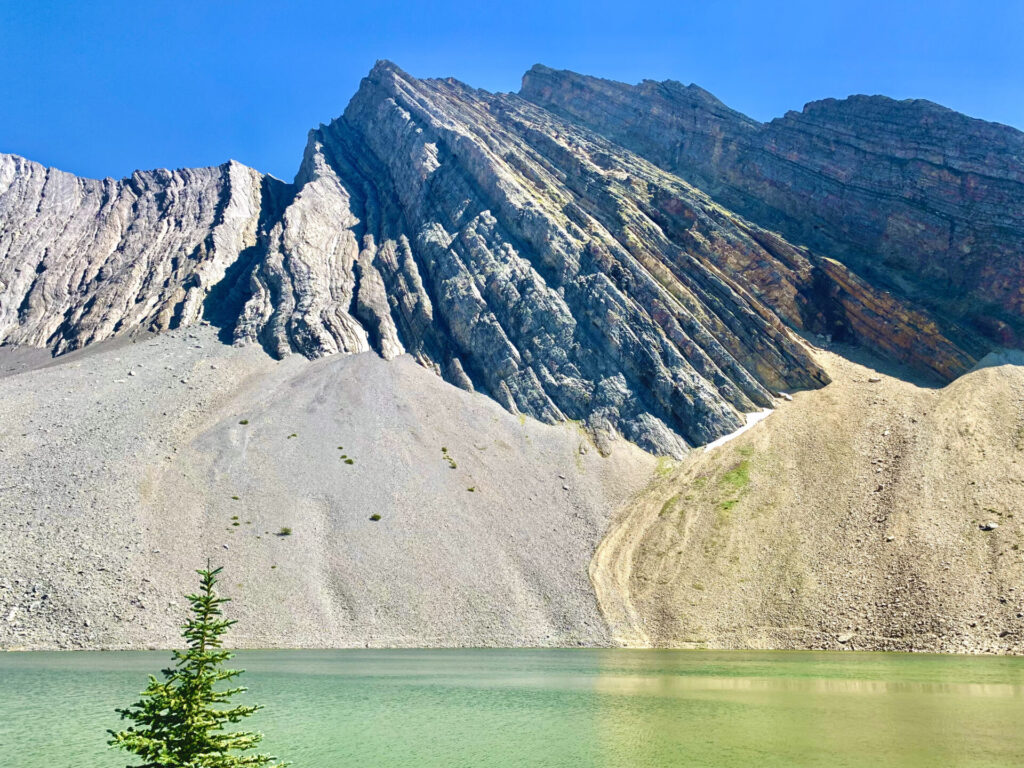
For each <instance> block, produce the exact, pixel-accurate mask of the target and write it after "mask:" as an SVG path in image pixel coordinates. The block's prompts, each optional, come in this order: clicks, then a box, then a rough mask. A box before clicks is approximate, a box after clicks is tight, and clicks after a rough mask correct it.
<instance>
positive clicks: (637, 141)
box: [521, 66, 1024, 344]
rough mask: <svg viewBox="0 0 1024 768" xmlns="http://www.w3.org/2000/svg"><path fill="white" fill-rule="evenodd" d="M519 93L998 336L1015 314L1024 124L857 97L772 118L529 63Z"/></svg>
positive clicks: (1021, 258)
mask: <svg viewBox="0 0 1024 768" xmlns="http://www.w3.org/2000/svg"><path fill="white" fill-rule="evenodd" d="M521 95H522V96H523V97H524V98H527V99H529V100H531V101H533V102H535V103H537V104H539V105H541V106H543V107H545V108H548V109H550V110H552V111H555V112H557V113H559V114H562V115H565V116H567V117H569V118H570V119H573V120H576V121H579V122H580V123H581V124H583V125H587V126H588V127H590V128H592V129H594V130H596V131H598V132H600V133H602V134H603V135H605V136H607V137H608V138H610V139H611V140H613V141H615V142H618V143H620V144H622V145H623V146H625V147H628V148H629V149H632V150H633V151H635V152H637V153H639V154H641V155H643V156H644V157H646V158H647V159H649V160H651V161H653V162H655V163H657V164H658V165H659V166H661V167H663V168H665V169H667V170H669V171H671V172H673V173H678V174H679V175H680V176H682V177H683V178H685V179H687V180H688V181H690V182H691V183H693V184H695V185H697V186H698V187H700V188H701V189H703V190H705V191H707V192H708V193H710V194H711V195H713V196H714V197H715V199H716V200H719V201H721V202H722V203H723V204H724V205H726V206H728V207H729V208H731V209H733V210H736V211H738V212H739V213H741V214H743V215H744V216H746V217H748V218H750V219H751V220H753V221H756V222H758V223H759V224H761V225H762V226H767V227H770V228H772V229H777V230H778V231H780V232H782V233H783V234H784V235H785V236H786V237H787V238H789V239H790V240H791V241H792V242H796V243H801V244H805V245H808V246H810V247H812V248H815V249H819V250H821V251H822V252H823V253H825V254H827V255H830V256H834V257H838V258H842V259H843V260H844V262H846V263H848V264H849V265H850V266H853V267H854V268H857V269H860V270H863V271H864V274H866V275H871V276H872V278H873V279H874V278H881V279H885V280H887V281H888V282H890V283H891V284H892V285H893V286H894V287H896V288H898V289H900V290H901V291H904V292H906V293H907V294H908V295H910V296H912V297H914V298H916V299H919V300H922V301H925V302H927V303H928V304H929V305H931V306H932V307H934V308H936V309H937V310H939V311H940V313H942V314H945V315H948V317H949V318H951V319H952V320H953V321H955V322H969V323H972V324H973V325H974V327H976V328H978V329H980V330H981V331H983V332H985V333H986V334H988V335H989V336H991V337H992V338H994V339H995V340H996V341H997V342H1000V343H1004V344H1005V343H1013V341H1014V328H1016V329H1017V330H1018V332H1019V329H1020V328H1021V327H1024V322H1022V321H1024V215H1022V214H1024V133H1021V132H1020V131H1017V130H1015V129H1013V128H1010V127H1008V126H1004V125H999V124H996V123H988V122H985V121H982V120H976V119H972V118H969V117H967V116H965V115H962V114H959V113H957V112H954V111H952V110H949V109H946V108H944V107H940V106H939V105H937V104H933V103H931V102H928V101H921V100H908V101H895V100H893V99H889V98H886V97H882V96H853V97H850V98H848V99H844V100H841V101H840V100H836V99H826V100H823V101H818V102H812V103H810V104H808V105H807V106H806V107H804V110H803V111H802V112H789V113H787V114H786V115H785V116H784V117H782V118H779V119H776V120H773V121H771V122H769V123H766V124H761V123H757V122H756V121H754V120H751V119H750V118H748V117H746V116H745V115H742V114H740V113H738V112H735V111H733V110H731V109H729V108H728V107H726V106H725V105H724V104H722V103H721V102H720V101H718V100H717V99H716V98H715V97H714V96H712V95H711V94H709V93H707V92H706V91H704V90H703V89H701V88H699V87H697V86H695V85H690V86H684V85H682V84H681V83H678V82H674V81H665V82H662V83H658V82H654V81H649V80H648V81H644V82H642V83H640V84H639V85H636V86H630V85H626V84H623V83H616V82H612V81H608V80H600V79H597V78H592V77H586V76H583V75H577V74H575V73H572V72H564V71H555V70H552V69H549V68H547V67H542V66H537V67H534V68H533V69H532V70H530V71H529V72H528V73H527V74H526V76H525V77H524V79H523V89H522V91H521Z"/></svg>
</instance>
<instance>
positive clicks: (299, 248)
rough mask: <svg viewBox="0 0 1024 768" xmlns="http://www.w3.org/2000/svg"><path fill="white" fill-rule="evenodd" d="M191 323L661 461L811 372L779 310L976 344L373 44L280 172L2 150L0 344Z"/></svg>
mask: <svg viewBox="0 0 1024 768" xmlns="http://www.w3.org/2000/svg"><path fill="white" fill-rule="evenodd" d="M697 96H699V98H700V99H702V100H703V101H705V102H707V103H708V104H711V105H712V106H714V108H715V109H719V110H720V111H722V113H723V120H734V118H733V115H734V113H730V112H729V111H728V110H726V109H725V108H724V107H721V105H717V102H714V100H713V98H712V97H710V96H709V95H707V94H705V93H704V92H699V93H698V94H697ZM715 105H717V106H715ZM747 122H748V123H749V121H747ZM741 123H742V121H741ZM755 127H756V125H754V124H751V126H750V129H751V130H754V128H755ZM204 318H205V319H206V320H209V321H211V322H213V323H214V324H215V325H217V326H219V327H220V328H221V330H222V336H223V337H224V338H227V339H230V340H232V341H234V342H235V343H239V344H245V343H258V344H260V345H262V346H263V348H264V349H266V350H267V351H268V352H269V353H270V354H271V355H274V356H276V357H282V356H284V355H287V354H289V353H293V352H298V353H301V354H303V355H305V356H307V357H309V358H316V357H321V356H325V355H331V354H339V353H342V354H351V353H356V352H363V351H367V350H374V351H376V352H377V353H378V354H380V355H381V356H383V357H385V358H389V359H390V358H393V357H395V356H397V355H400V354H403V353H406V352H407V353H409V354H411V355H413V357H414V358H415V359H416V360H417V361H418V362H419V363H420V364H421V365H424V366H425V367H427V368H429V369H432V370H434V371H435V372H436V373H438V374H439V375H441V376H442V377H443V378H444V379H445V380H447V381H448V382H450V383H452V384H454V385H456V386H458V387H461V388H463V389H467V390H479V391H482V392H485V393H486V394H488V395H489V396H491V397H493V398H494V399H495V400H497V401H498V402H499V403H500V404H501V405H502V406H504V407H505V408H506V409H508V410H509V411H512V412H513V413H521V414H525V415H528V416H532V417H534V418H536V419H539V420H541V421H543V422H547V423H554V422H557V421H561V420H565V419H573V420H579V421H581V422H583V423H584V424H585V425H586V427H587V428H588V429H589V430H590V431H591V433H592V434H593V435H594V436H595V438H596V440H597V443H598V446H599V447H601V448H604V447H605V446H607V444H608V441H610V440H612V439H614V438H615V436H616V435H622V436H624V437H626V438H627V439H629V440H631V441H633V442H635V443H637V444H638V445H640V446H641V447H644V448H646V449H648V450H650V451H654V452H657V453H662V454H669V455H675V456H679V455H681V454H682V453H683V452H685V450H686V449H687V447H688V446H691V445H698V444H703V443H707V442H709V441H711V440H714V439H715V438H717V437H720V436H722V435H724V434H727V433H729V432H731V431H733V430H735V429H736V428H738V427H739V426H740V425H741V424H742V419H741V416H740V414H741V413H742V412H744V411H751V410H753V409H755V408H758V407H763V406H766V405H768V404H770V403H771V400H772V397H773V396H774V395H776V394H777V393H778V392H779V391H780V390H783V389H800V388H811V387H817V386H821V385H823V384H825V383H827V381H828V378H827V376H826V375H825V373H824V372H823V371H822V370H821V369H820V368H819V367H818V366H817V364H815V363H814V362H813V360H812V359H811V358H810V357H809V355H808V354H807V353H806V352H805V349H804V347H803V345H802V344H801V343H800V342H799V340H798V339H797V338H796V337H795V336H794V335H793V333H792V331H791V330H790V328H796V329H799V330H805V331H813V332H832V331H833V330H834V329H835V328H837V327H839V326H844V327H848V328H850V329H851V333H852V332H856V333H857V334H859V336H860V337H861V338H863V339H866V340H867V341H868V342H869V343H870V344H872V345H873V346H874V347H875V348H876V349H878V350H880V351H882V352H885V353H888V354H890V355H892V356H896V357H900V356H903V357H904V358H906V357H908V355H909V356H910V359H911V360H912V361H916V362H918V363H919V367H921V368H923V369H927V370H929V371H930V372H932V373H934V374H936V375H938V376H940V377H943V378H950V377H952V376H955V375H956V374H957V373H958V372H960V371H962V370H965V369H966V368H968V367H970V365H972V364H973V362H974V356H973V354H972V352H973V350H969V349H968V350H965V349H964V348H963V347H962V346H959V345H958V344H957V343H955V342H954V341H951V340H950V338H948V337H947V336H946V335H943V334H942V333H941V332H940V331H939V330H938V329H937V328H936V327H934V326H933V324H931V322H930V320H929V318H928V317H927V316H926V315H924V314H922V313H920V312H919V311H918V310H915V309H913V308H911V307H909V306H907V305H906V304H904V303H901V302H900V301H899V300H897V299H895V298H893V297H892V296H889V295H888V294H885V293H884V292H881V291H879V290H877V289H875V288H874V287H872V286H871V285H870V284H869V283H867V282H865V281H864V280H862V279H860V278H858V277H857V276H856V275H854V274H852V273H850V272H849V270H848V269H847V268H846V267H844V266H843V265H842V264H839V263H838V262H834V261H830V260H828V259H823V258H821V257H819V256H817V255H815V254H813V253H811V252H810V251H807V250H806V249H801V248H796V247H794V246H792V245H790V244H789V243H788V242H787V241H785V240H784V239H783V238H782V237H780V236H778V235H776V234H774V233H772V232H770V231H768V230H765V229H762V228H761V227H759V226H757V225H755V224H752V223H750V222H749V221H747V220H745V219H743V218H741V217H739V216H737V215H735V214H733V213H731V212H730V211H728V210H726V209H724V208H722V207H721V206H720V205H718V204H716V203H715V202H713V201H712V200H711V199H710V198H709V197H708V196H707V195H706V194H705V193H703V192H701V191H699V190H698V189H696V188H695V187H693V186H691V185H690V184H688V183H686V182H685V181H683V180H682V179H680V178H679V177H676V176H673V175H671V174H670V173H668V172H666V171H665V170H663V169H661V168H659V167H657V166H656V165H654V164H652V163H651V162H648V161H647V160H644V159H642V158H641V157H639V156H637V155H635V154H633V153H632V152H630V151H628V150H626V149H623V148H622V147H621V146H620V145H618V144H615V143H612V142H611V141H609V140H608V139H607V138H603V137H602V136H600V135H598V134H596V133H594V132H592V131H590V130H588V129H586V128H582V127H580V126H579V125H578V124H577V123H574V122H572V121H570V120H567V119H565V118H564V117H559V116H557V115H555V114H554V113H553V112H552V111H549V110H547V109H544V108H542V107H540V106H538V105H537V104H534V103H531V101H528V100H526V99H523V98H520V97H519V96H516V95H511V94H491V93H487V92H483V91H478V90H474V89H472V88H470V87H468V86H465V85H463V84H461V83H458V82H455V81H452V80H417V79H415V78H412V77H410V76H409V75H407V74H405V73H404V72H402V71H401V70H400V69H398V68H397V67H395V66H394V65H392V64H390V63H388V62H380V63H378V65H377V66H376V67H375V68H374V69H373V71H372V72H371V73H370V74H369V76H368V77H367V78H365V79H364V80H363V82H362V84H361V86H360V89H359V91H358V93H357V94H356V95H355V97H354V98H353V99H352V101H351V103H350V104H349V106H348V108H347V109H346V111H345V113H344V115H342V116H341V117H339V118H338V119H336V120H334V121H333V122H331V123H330V124H327V125H321V126H320V127H319V128H317V129H316V130H314V131H311V132H310V136H309V141H308V144H307V147H306V151H305V153H304V157H303V160H302V163H301V166H300V169H299V172H298V174H297V176H296V179H295V181H294V183H293V184H285V183H283V182H280V181H278V180H276V179H273V178H271V177H267V176H263V175H261V174H259V173H257V172H256V171H253V170H251V169H249V168H245V167H243V166H241V165H238V164H237V163H233V162H232V163H228V164H226V165H224V166H221V167H219V168H211V169H199V170H183V171H174V172H168V171H156V172H152V173H136V174H135V175H134V176H133V177H132V178H131V179H126V180H123V181H120V182H116V181H113V180H109V179H108V180H104V181H92V180H86V179H78V178H76V177H74V176H71V175H69V174H65V173H61V172H58V171H54V170H47V169H44V168H43V167H41V166H39V165H36V164H34V163H30V162H28V161H26V160H23V159H21V158H17V157H14V156H9V155H5V156H0V343H6V344H20V345H32V346H45V347H49V348H51V349H52V350H53V351H55V352H56V353H61V352H64V351H67V350H70V349H74V348H77V347H80V346H83V345H85V344H88V343H91V342H95V341H99V340H102V339H105V338H108V337H110V336H113V335H120V334H129V333H132V332H133V331H138V330H164V329H168V328H174V327H176V326H186V325H189V324H192V323H196V322H198V321H200V320H201V319H204ZM910 350H913V354H911V353H910Z"/></svg>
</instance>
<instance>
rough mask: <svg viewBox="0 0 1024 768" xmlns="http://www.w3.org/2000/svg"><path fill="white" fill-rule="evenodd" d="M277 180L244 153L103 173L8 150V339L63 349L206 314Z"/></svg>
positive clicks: (4, 266) (0, 277) (1, 159)
mask: <svg viewBox="0 0 1024 768" xmlns="http://www.w3.org/2000/svg"><path fill="white" fill-rule="evenodd" d="M272 184H273V182H272V180H269V179H267V178H266V177H264V176H262V175H261V174H259V173H257V172H256V171H253V170H252V169H250V168H246V167H244V166H242V165H239V164H238V163H235V162H229V163H226V164H224V165H222V166H220V167H218V168H199V169H191V170H181V171H152V172H147V173H144V172H136V173H135V174H133V175H132V177H131V178H129V179H124V180H122V181H114V180H113V179H104V180H102V181H95V180H93V179H80V178H77V177H75V176H73V175H71V174H69V173H64V172H62V171H58V170H55V169H48V168H44V167H43V166H41V165H39V164H38V163H32V162H29V161H27V160H24V159H23V158H20V157H16V156H14V155H2V154H0V342H2V343H4V344H20V345H27V346H38V347H51V348H52V349H53V350H54V351H55V352H56V353H58V354H59V353H61V352H66V351H69V350H72V349H76V348H78V347H82V346H84V345H86V344H89V343H92V342H96V341H102V340H103V339H106V338H109V337H110V336H113V335H114V334H116V333H119V332H121V331H126V330H131V329H135V328H148V329H153V330H166V329H168V328H174V327H176V326H179V325H188V324H190V323H193V322H195V321H196V320H197V319H198V318H199V317H200V316H201V315H202V311H203V300H204V299H205V297H206V295H207V293H208V292H209V291H210V289H211V288H212V287H213V286H215V285H218V284H220V283H222V281H223V280H224V277H225V273H226V271H227V270H228V269H229V267H230V266H231V265H232V264H234V263H235V262H236V261H237V260H238V258H239V255H240V254H242V253H244V252H245V251H246V249H248V248H250V247H252V246H254V245H255V243H256V236H257V224H258V221H259V217H260V212H261V197H262V194H263V191H264V187H265V186H268V185H272Z"/></svg>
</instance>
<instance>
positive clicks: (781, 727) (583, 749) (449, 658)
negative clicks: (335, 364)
mask: <svg viewBox="0 0 1024 768" xmlns="http://www.w3.org/2000/svg"><path fill="white" fill-rule="evenodd" d="M169 657H170V654H169V653H165V652H152V651H151V652H106V653H85V652H82V653H79V652H73V653H72V652H65V653H6V654H0V765H2V766H12V767H13V766H17V768H85V767H86V766H88V768H121V767H122V766H125V765H126V764H128V763H130V762H134V761H132V760H130V759H126V758H128V757H129V756H127V755H124V754H121V753H117V752H114V751H112V750H109V749H107V747H106V744H105V742H106V738H107V736H106V732H105V731H106V729H107V728H115V729H116V728H120V727H122V726H123V723H122V722H121V721H120V720H119V719H118V717H117V715H116V714H114V708H115V707H118V706H126V705H128V704H130V703H132V702H134V701H136V700H137V699H138V693H139V691H141V690H142V688H143V687H144V686H145V683H146V680H147V675H148V674H149V673H156V672H157V671H158V670H159V669H161V668H163V667H165V666H167V664H168V661H169ZM230 666H233V667H236V668H244V669H245V670H247V671H246V674H244V675H243V676H242V678H241V683H242V684H243V685H247V686H248V687H249V693H248V694H245V697H244V698H246V699H247V700H249V701H255V702H258V703H260V704H263V705H265V707H266V709H264V710H262V711H260V712H258V713H257V714H256V715H255V716H254V717H252V718H251V719H250V720H248V721H247V722H246V723H244V724H243V725H242V726H241V727H244V728H246V729H255V730H261V731H263V732H264V733H265V734H266V739H265V741H264V745H263V748H262V749H261V751H263V752H269V753H271V754H276V755H278V756H280V757H282V758H284V759H287V760H290V761H292V762H293V764H294V766H295V768H344V767H345V766H359V767H360V768H367V767H370V766H388V767H389V768H402V767H404V766H410V767H411V766H416V767H417V768H424V767H425V766H438V767H440V766H444V767H445V768H458V767H460V766H465V767H466V768H469V767H470V766H472V767H473V768H479V767H481V766H487V767H489V768H501V767H502V766H550V767H551V768H563V767H565V768H569V767H570V766H571V767H573V768H576V767H577V766H609V767H613V766H614V767H615V768H628V767H635V768H655V767H657V766H711V767H714V768H731V767H732V766H762V767H763V766H780V767H781V766H785V767H786V768H793V766H822V768H824V767H825V766H827V767H828V768H842V767H843V766H865V767H867V766H871V767H872V768H883V767H886V766H893V767H894V768H895V767H896V766H899V768H908V767H910V766H921V767H922V768H923V767H924V766H928V768H937V767H939V766H957V767H958V768H966V767H968V766H970V767H972V768H981V767H982V766H1020V765H1024V658H1007V657H977V656H975V657H967V656H932V655H904V654H881V653H811V652H806V653H805V652H746V651H649V650H591V649H579V650H488V649H472V650H342V651H243V652H240V653H239V654H238V655H237V657H236V658H235V659H234V661H233V662H232V663H231V664H230Z"/></svg>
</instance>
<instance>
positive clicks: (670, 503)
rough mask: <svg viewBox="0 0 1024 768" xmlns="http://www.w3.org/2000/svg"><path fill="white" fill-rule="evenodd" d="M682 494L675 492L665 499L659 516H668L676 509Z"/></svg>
mask: <svg viewBox="0 0 1024 768" xmlns="http://www.w3.org/2000/svg"><path fill="white" fill-rule="evenodd" d="M679 498H680V494H678V493H677V494H675V495H674V496H672V498H670V499H668V500H666V501H665V503H664V504H662V505H661V511H660V512H659V513H658V517H668V516H669V515H671V514H672V513H673V512H675V510H676V505H677V504H679Z"/></svg>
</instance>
